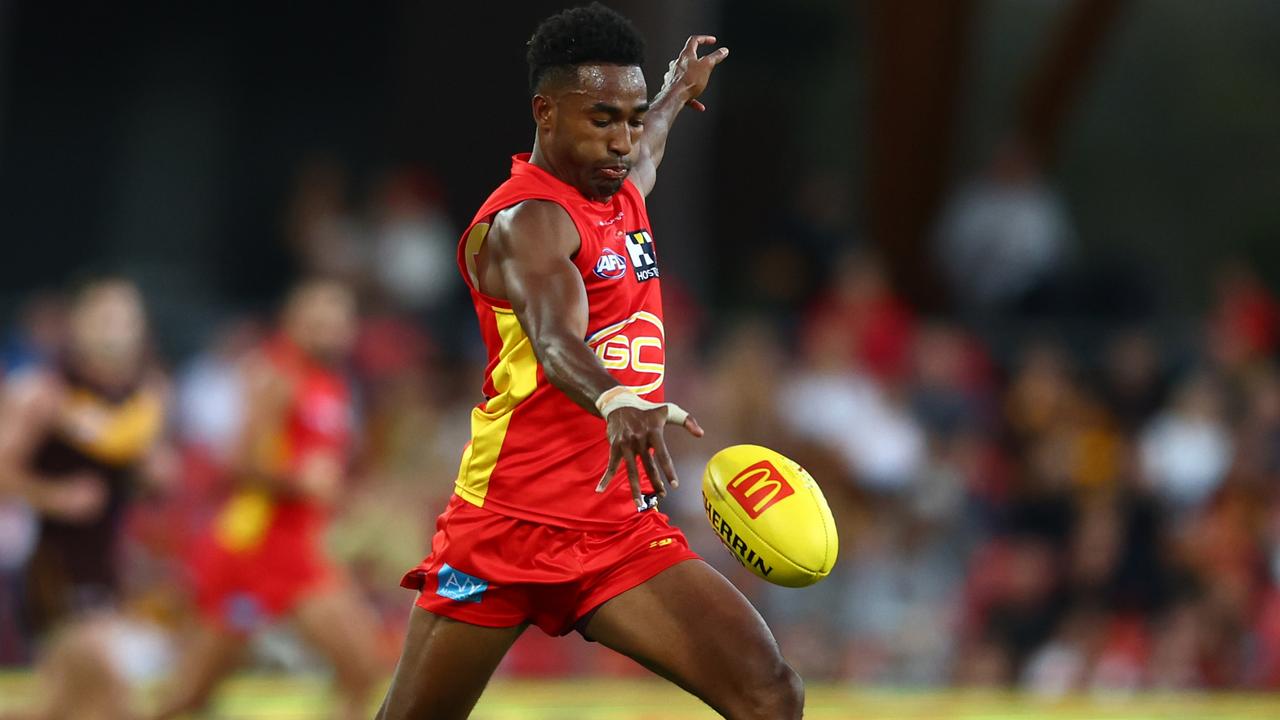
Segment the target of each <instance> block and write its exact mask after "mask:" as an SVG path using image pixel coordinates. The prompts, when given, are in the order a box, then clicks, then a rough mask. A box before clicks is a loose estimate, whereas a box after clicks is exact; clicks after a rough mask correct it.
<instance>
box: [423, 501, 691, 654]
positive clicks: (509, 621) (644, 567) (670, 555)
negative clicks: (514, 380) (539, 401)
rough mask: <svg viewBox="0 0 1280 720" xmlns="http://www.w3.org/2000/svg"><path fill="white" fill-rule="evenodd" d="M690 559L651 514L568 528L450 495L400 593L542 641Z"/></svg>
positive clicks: (432, 608) (680, 541) (674, 533)
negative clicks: (541, 635) (536, 633)
mask: <svg viewBox="0 0 1280 720" xmlns="http://www.w3.org/2000/svg"><path fill="white" fill-rule="evenodd" d="M697 558H698V555H697V554H696V553H694V552H693V551H692V550H690V549H689V543H688V542H687V541H686V540H685V538H684V534H683V533H681V532H680V530H678V529H677V528H675V527H673V526H672V525H671V524H670V523H669V522H668V520H667V516H666V515H663V514H662V513H660V512H658V511H657V510H649V511H646V512H642V513H636V515H635V519H634V520H633V521H631V522H628V523H627V524H626V525H625V526H623V527H621V528H619V529H617V530H605V531H599V530H574V529H569V528H561V527H554V526H551V525H543V524H541V523H535V522H529V521H526V520H518V519H516V518H511V517H507V516H505V515H498V514H496V513H494V512H491V511H489V510H485V509H483V508H479V507H476V506H475V505H472V504H471V503H469V502H467V501H465V500H463V499H461V498H459V497H458V496H456V495H455V496H454V497H453V499H451V500H450V501H449V507H448V508H446V509H445V511H444V513H443V514H442V515H441V516H440V519H439V520H438V521H436V534H435V537H434V538H432V540H431V554H430V555H429V556H427V559H426V560H423V561H422V564H420V565H418V567H416V568H414V569H413V570H411V571H409V572H408V573H407V574H406V575H405V576H404V579H403V580H401V581H400V584H401V586H403V587H406V588H409V589H410V590H419V591H421V594H420V595H419V596H418V601H417V605H418V607H420V608H422V609H423V610H426V611H428V612H432V613H435V614H437V615H443V616H445V617H448V618H453V619H454V620H460V621H462V622H466V623H471V624H472V625H482V626H485V627H512V626H514V625H520V624H523V623H526V622H528V623H533V624H534V625H537V626H538V627H539V628H541V629H542V631H543V632H545V633H547V634H548V635H564V634H566V633H568V632H570V631H572V630H573V629H574V627H575V625H576V624H577V623H578V622H579V620H581V619H582V618H584V617H586V616H587V615H589V614H590V613H591V611H592V610H595V609H596V608H597V607H599V606H600V605H602V604H604V603H605V601H607V600H609V599H610V598H614V597H617V596H618V595H621V594H622V593H624V592H626V591H627V590H630V589H631V588H633V587H636V586H637V585H640V584H641V583H643V582H645V581H646V580H649V579H650V578H652V577H653V576H654V575H657V574H658V573H660V572H662V571H663V570H666V569H667V568H669V567H671V566H672V565H675V564H676V563H680V562H684V561H685V560H696V559H697Z"/></svg>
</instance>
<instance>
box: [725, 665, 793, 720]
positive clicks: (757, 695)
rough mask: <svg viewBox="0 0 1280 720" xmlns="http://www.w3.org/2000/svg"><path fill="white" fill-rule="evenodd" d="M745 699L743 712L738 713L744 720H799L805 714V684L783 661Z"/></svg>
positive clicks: (757, 682)
mask: <svg viewBox="0 0 1280 720" xmlns="http://www.w3.org/2000/svg"><path fill="white" fill-rule="evenodd" d="M743 699H744V700H745V701H746V702H745V703H744V707H743V708H742V712H740V713H736V714H735V717H739V718H742V720H798V719H799V718H800V717H802V716H803V714H804V681H802V680H801V679H800V675H799V674H798V673H797V672H796V671H795V670H792V669H791V666H790V665H788V664H786V663H785V662H783V661H781V660H779V661H778V663H777V664H776V665H775V666H774V667H773V668H772V669H771V671H770V672H769V673H767V674H766V676H765V677H764V678H762V679H760V680H757V681H756V682H755V683H754V684H753V687H752V689H751V691H750V692H748V693H745V694H744V698H743Z"/></svg>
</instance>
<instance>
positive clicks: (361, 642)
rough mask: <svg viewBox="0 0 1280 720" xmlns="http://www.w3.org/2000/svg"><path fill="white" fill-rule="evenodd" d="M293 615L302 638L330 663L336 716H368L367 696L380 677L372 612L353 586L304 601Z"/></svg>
mask: <svg viewBox="0 0 1280 720" xmlns="http://www.w3.org/2000/svg"><path fill="white" fill-rule="evenodd" d="M294 618H295V621H296V622H297V626H298V630H299V632H300V633H301V634H302V636H303V638H304V639H305V640H306V641H307V642H308V643H310V644H311V645H312V647H314V648H316V649H317V650H319V651H320V653H321V654H322V655H324V657H325V658H326V659H327V660H328V661H329V662H330V663H332V664H333V670H334V683H335V685H336V689H337V691H338V694H339V696H340V698H341V702H342V705H341V707H340V708H338V711H337V712H336V713H335V717H336V718H340V720H353V719H354V718H367V717H369V695H370V693H372V692H373V686H374V684H375V683H377V681H378V676H379V669H378V651H377V647H376V645H375V638H376V637H377V632H378V624H377V620H376V618H374V616H373V612H372V611H371V610H370V609H369V608H368V607H367V606H366V605H365V604H364V603H363V602H362V601H361V600H360V598H359V597H358V595H357V593H356V590H355V589H354V588H351V587H345V586H343V587H340V588H338V589H337V590H335V591H332V592H327V593H322V594H320V595H316V596H315V597H311V598H308V599H307V600H304V601H303V602H302V603H301V604H300V605H299V606H298V608H297V610H295V611H294Z"/></svg>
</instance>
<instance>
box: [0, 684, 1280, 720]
mask: <svg viewBox="0 0 1280 720" xmlns="http://www.w3.org/2000/svg"><path fill="white" fill-rule="evenodd" d="M33 698H34V687H33V683H32V681H31V678H30V676H28V675H25V674H9V675H0V714H3V713H4V712H6V711H10V710H16V709H20V708H23V707H26V706H27V705H28V704H29V703H30V702H31V701H32V699H33ZM326 699H327V694H326V688H325V684H324V682H323V681H321V680H319V679H308V678H296V677H290V678H275V677H261V676H243V677H240V678H237V679H235V680H234V681H233V682H231V683H230V684H229V685H227V686H226V688H225V689H224V690H223V691H222V693H221V694H220V695H219V699H218V703H217V707H216V710H215V712H214V713H213V714H212V716H211V717H213V718H216V719H217V720H257V719H259V718H261V719H262V720H310V719H311V718H324V717H325V706H326ZM370 714H371V715H372V711H371V712H370ZM473 717H474V718H476V719H477V720H517V719H518V720H594V719H596V718H599V719H601V720H714V718H715V717H716V715H715V713H712V712H711V711H710V710H707V709H706V708H705V707H703V706H702V705H701V704H699V703H698V702H697V701H696V700H694V699H692V698H690V697H689V696H688V695H685V694H684V693H682V692H681V691H679V690H677V689H676V688H674V687H672V686H670V685H667V684H665V683H662V682H658V681H651V682H650V681H608V680H579V681H557V682H536V681H511V680H507V681H495V682H494V683H493V684H492V685H491V686H490V689H489V691H488V692H487V693H486V694H485V697H484V699H483V700H482V701H481V702H480V705H479V707H477V708H476V711H475V714H474V715H473ZM805 717H806V718H848V719H850V720H853V719H857V720H864V719H865V720H926V719H928V720H940V719H945V718H955V719H957V720H1024V719H1025V720H1067V719H1071V720H1076V719H1080V720H1084V719H1088V720H1143V719H1146V718H1152V719H1154V718H1161V719H1166V718H1167V719H1170V720H1172V719H1178V720H1228V719H1231V720H1235V719H1239V720H1246V719H1248V720H1254V719H1256V720H1263V719H1264V718H1266V719H1267V720H1273V719H1275V718H1280V694H1273V695H1244V694H1231V695H1213V694H1190V693H1188V694H1165V695H1141V696H1134V697H1108V698H1084V697H1073V698H1065V699H1061V700H1038V699H1033V698H1026V697H1019V696H1016V695H1012V694H1005V693H979V692H962V691H944V692H921V691H905V690H904V691H888V690H864V689H857V688H845V687H833V686H829V685H828V686H813V687H810V688H809V690H808V702H807V705H806V711H805Z"/></svg>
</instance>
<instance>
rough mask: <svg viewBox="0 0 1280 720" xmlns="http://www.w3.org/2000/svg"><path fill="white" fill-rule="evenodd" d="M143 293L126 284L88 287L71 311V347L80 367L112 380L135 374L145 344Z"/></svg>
mask: <svg viewBox="0 0 1280 720" xmlns="http://www.w3.org/2000/svg"><path fill="white" fill-rule="evenodd" d="M146 334H147V322H146V316H145V314H144V312H143V309H142V296H141V295H140V294H139V293H138V290H137V288H135V287H133V286H132V285H130V284H128V283H123V282H112V283H107V284H103V285H100V286H98V287H94V288H91V289H89V290H87V291H85V294H84V295H83V296H82V297H81V298H80V299H79V301H78V302H77V304H76V306H75V307H74V308H73V309H72V314H71V349H72V354H73V356H74V357H75V358H76V359H77V361H78V362H80V363H82V364H83V365H84V367H83V368H82V369H83V370H85V371H87V372H89V373H91V374H94V375H99V376H101V377H100V378H99V379H100V380H102V381H104V382H108V383H114V382H117V381H123V380H126V379H128V378H130V377H132V376H133V375H134V374H136V373H137V370H138V365H139V363H140V362H141V361H142V355H143V350H144V347H145V343H146Z"/></svg>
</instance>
